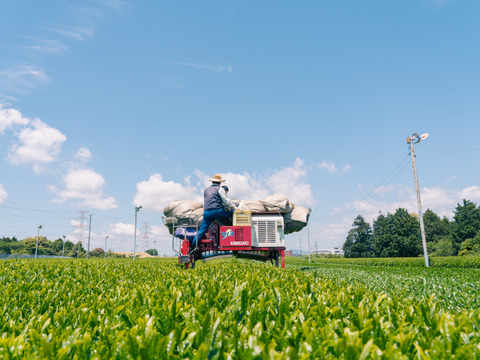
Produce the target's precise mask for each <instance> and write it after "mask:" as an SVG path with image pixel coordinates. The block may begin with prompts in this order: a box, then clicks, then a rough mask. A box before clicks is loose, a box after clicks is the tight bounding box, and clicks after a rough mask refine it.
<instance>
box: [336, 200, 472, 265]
mask: <svg viewBox="0 0 480 360" xmlns="http://www.w3.org/2000/svg"><path fill="white" fill-rule="evenodd" d="M423 223H424V228H425V238H426V241H427V251H428V254H429V255H431V256H455V255H470V254H472V255H473V254H479V255H480V207H477V205H476V204H475V203H473V202H471V201H469V200H465V199H464V200H463V203H462V204H457V207H456V208H455V211H454V216H453V220H452V221H450V220H449V219H447V218H446V217H443V218H440V217H439V216H438V215H437V214H435V213H434V212H433V211H432V210H430V209H428V210H427V211H425V213H424V214H423ZM343 251H344V255H345V257H348V258H359V257H415V256H420V255H423V243H422V236H421V231H420V223H419V219H418V216H417V214H414V213H409V212H408V211H407V210H406V209H402V208H399V209H397V210H396V211H395V213H393V214H390V213H388V214H387V215H383V214H380V215H379V216H378V217H377V218H376V219H375V220H374V221H373V225H372V226H371V225H370V224H369V223H368V222H366V221H365V219H364V218H363V217H362V216H361V215H358V216H357V217H356V218H355V220H354V221H353V225H352V229H351V230H350V231H349V232H348V235H347V238H346V241H345V243H344V244H343Z"/></svg>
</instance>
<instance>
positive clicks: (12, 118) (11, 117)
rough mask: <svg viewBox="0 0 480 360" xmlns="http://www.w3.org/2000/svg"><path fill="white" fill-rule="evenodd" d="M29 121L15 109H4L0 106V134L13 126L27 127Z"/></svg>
mask: <svg viewBox="0 0 480 360" xmlns="http://www.w3.org/2000/svg"><path fill="white" fill-rule="evenodd" d="M29 122H30V119H28V118H24V117H23V116H22V114H21V113H20V111H18V110H16V109H6V108H4V106H2V105H1V104H0V134H3V133H4V132H5V129H11V128H12V127H14V126H15V125H27V124H28V123H29Z"/></svg>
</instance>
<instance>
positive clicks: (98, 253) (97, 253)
mask: <svg viewBox="0 0 480 360" xmlns="http://www.w3.org/2000/svg"><path fill="white" fill-rule="evenodd" d="M88 255H89V256H91V257H104V256H105V252H104V251H103V249H102V248H96V249H93V250H92V251H90V252H89V253H88Z"/></svg>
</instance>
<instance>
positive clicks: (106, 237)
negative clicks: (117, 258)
mask: <svg viewBox="0 0 480 360" xmlns="http://www.w3.org/2000/svg"><path fill="white" fill-rule="evenodd" d="M107 239H108V235H107V236H105V259H106V258H107Z"/></svg>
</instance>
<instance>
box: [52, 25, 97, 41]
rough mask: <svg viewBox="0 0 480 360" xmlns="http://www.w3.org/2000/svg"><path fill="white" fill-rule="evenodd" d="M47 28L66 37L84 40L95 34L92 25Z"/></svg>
mask: <svg viewBox="0 0 480 360" xmlns="http://www.w3.org/2000/svg"><path fill="white" fill-rule="evenodd" d="M49 30H51V31H54V32H56V33H59V34H62V35H64V36H66V37H69V38H72V39H75V40H78V41H82V42H86V41H87V40H88V39H89V38H91V37H92V36H93V35H94V34H95V29H94V28H93V27H80V26H76V27H70V28H69V29H67V28H63V29H61V28H57V29H54V28H50V29H49Z"/></svg>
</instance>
